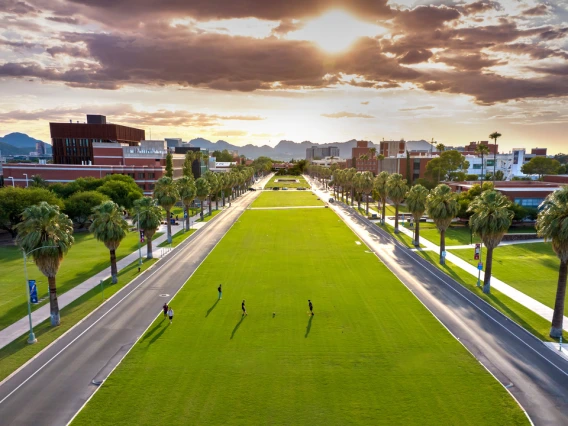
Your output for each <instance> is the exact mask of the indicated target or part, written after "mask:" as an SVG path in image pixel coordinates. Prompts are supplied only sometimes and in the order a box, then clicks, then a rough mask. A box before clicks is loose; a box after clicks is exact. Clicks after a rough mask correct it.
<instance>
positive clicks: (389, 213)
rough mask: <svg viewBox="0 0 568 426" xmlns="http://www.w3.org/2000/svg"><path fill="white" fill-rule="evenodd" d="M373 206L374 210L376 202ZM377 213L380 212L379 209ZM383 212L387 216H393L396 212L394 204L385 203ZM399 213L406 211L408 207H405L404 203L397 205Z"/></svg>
mask: <svg viewBox="0 0 568 426" xmlns="http://www.w3.org/2000/svg"><path fill="white" fill-rule="evenodd" d="M374 208H375V210H376V208H377V204H376V203H375V207H374ZM381 210H382V208H381ZM379 213H380V211H379ZM385 213H386V215H387V216H394V215H395V214H396V209H395V208H394V206H391V205H390V204H387V207H386V209H385ZM401 213H408V208H406V206H404V205H400V206H398V214H401Z"/></svg>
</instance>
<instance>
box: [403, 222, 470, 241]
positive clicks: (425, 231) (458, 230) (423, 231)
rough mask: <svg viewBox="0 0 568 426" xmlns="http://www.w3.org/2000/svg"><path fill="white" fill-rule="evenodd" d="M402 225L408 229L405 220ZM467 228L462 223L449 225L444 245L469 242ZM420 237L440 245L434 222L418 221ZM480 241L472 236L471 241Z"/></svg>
mask: <svg viewBox="0 0 568 426" xmlns="http://www.w3.org/2000/svg"><path fill="white" fill-rule="evenodd" d="M404 227H405V228H408V229H410V228H409V227H408V224H407V223H406V222H405V223H404ZM469 229H470V228H468V227H466V226H463V225H455V226H450V227H449V228H448V229H447V230H446V246H461V245H465V244H470V243H471V238H472V236H471V233H470V231H469ZM420 238H425V239H427V240H428V241H430V242H432V243H434V244H436V245H440V233H439V232H438V229H437V228H436V225H435V224H434V223H431V222H420ZM480 241H481V240H480V239H479V237H476V236H475V235H474V236H473V243H479V242H480Z"/></svg>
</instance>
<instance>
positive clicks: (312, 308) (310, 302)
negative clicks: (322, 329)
mask: <svg viewBox="0 0 568 426" xmlns="http://www.w3.org/2000/svg"><path fill="white" fill-rule="evenodd" d="M308 306H309V308H310V315H314V305H312V301H311V300H310V299H308Z"/></svg>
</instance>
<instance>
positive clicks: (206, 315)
mask: <svg viewBox="0 0 568 426" xmlns="http://www.w3.org/2000/svg"><path fill="white" fill-rule="evenodd" d="M217 303H219V299H217V300H216V301H215V303H213V306H211V307H210V308H209V310H208V311H207V313H206V314H205V318H207V317H208V316H209V314H210V313H211V311H212V310H213V309H215V306H217Z"/></svg>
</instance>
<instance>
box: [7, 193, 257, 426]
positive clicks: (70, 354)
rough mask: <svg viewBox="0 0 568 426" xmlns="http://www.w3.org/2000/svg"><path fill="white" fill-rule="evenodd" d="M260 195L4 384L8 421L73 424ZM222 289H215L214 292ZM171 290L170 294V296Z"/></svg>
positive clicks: (209, 228) (249, 197)
mask: <svg viewBox="0 0 568 426" xmlns="http://www.w3.org/2000/svg"><path fill="white" fill-rule="evenodd" d="M259 194H260V192H256V193H254V192H253V193H248V194H247V195H245V196H243V197H242V198H241V199H240V200H237V201H234V202H233V203H232V207H231V208H229V209H227V210H225V211H223V212H222V213H220V214H219V215H218V216H217V217H215V218H214V219H212V221H211V222H210V223H209V224H208V226H206V227H204V228H202V229H200V230H198V231H196V232H195V233H194V234H193V235H192V236H191V237H189V238H188V239H187V240H186V241H184V242H183V243H182V244H181V245H180V246H179V248H178V249H177V250H174V251H172V252H171V253H170V254H168V255H166V256H165V257H164V258H163V259H161V260H160V261H159V262H158V263H157V264H156V265H155V266H154V267H153V268H152V269H150V270H149V271H147V272H146V273H144V274H143V275H141V276H140V277H139V278H137V279H136V280H134V281H133V282H132V283H130V284H129V285H127V286H126V287H124V288H123V289H122V290H121V291H120V292H118V293H117V295H116V296H115V297H114V298H112V299H111V300H110V301H109V302H107V303H106V304H105V305H103V306H102V307H101V308H100V309H99V310H98V311H96V312H95V313H94V314H93V315H91V316H90V317H88V318H87V319H86V320H85V321H84V322H83V323H81V324H79V325H78V326H76V327H75V328H73V329H72V330H71V332H69V333H67V334H66V335H64V337H63V338H61V339H60V340H59V341H57V342H56V343H55V344H53V345H52V346H51V347H49V348H48V349H47V350H45V351H44V352H42V353H41V354H40V355H39V356H38V358H36V359H35V360H33V361H32V362H31V363H29V364H28V365H27V366H26V367H24V368H23V369H22V370H20V371H19V372H17V373H16V374H15V375H14V376H12V377H11V378H9V379H8V380H6V381H5V382H4V383H3V384H2V385H1V386H0V424H1V425H2V426H7V425H65V424H66V423H67V422H68V421H69V420H70V419H71V418H72V417H73V416H74V415H75V413H76V412H77V411H78V410H79V409H80V408H81V407H82V405H83V404H84V403H85V401H87V399H88V398H89V397H90V396H91V395H92V393H93V392H94V391H95V389H96V388H97V386H96V385H94V384H92V381H93V380H94V381H100V380H103V379H105V378H106V377H107V376H108V375H109V374H110V372H111V370H112V369H113V368H114V367H115V366H116V365H117V364H118V363H119V362H120V360H121V359H122V358H123V357H124V356H125V354H126V353H127V351H128V350H129V349H130V347H131V346H132V345H133V344H134V343H135V342H136V340H137V339H138V338H139V336H141V334H142V333H143V332H144V330H146V328H147V327H148V326H149V325H150V324H151V323H152V321H153V320H154V319H155V318H156V315H157V314H159V313H160V311H161V306H162V305H163V303H164V302H166V301H169V300H170V299H171V297H173V295H174V294H175V293H176V292H177V291H178V290H179V289H180V288H181V287H182V286H183V284H184V283H185V282H186V281H187V279H188V277H189V276H190V275H191V274H193V272H194V271H195V270H196V269H197V267H198V266H199V264H200V263H201V262H202V261H203V260H204V259H205V257H206V256H207V255H208V254H209V252H210V251H211V250H212V249H213V248H214V246H215V245H216V244H217V243H218V242H219V241H220V240H221V238H222V237H223V236H224V235H225V233H226V232H227V231H228V230H229V229H230V227H231V225H232V224H233V223H234V222H235V220H236V219H237V218H238V217H239V216H240V214H241V213H242V212H243V211H245V209H246V208H247V207H248V205H249V204H250V203H251V202H252V201H253V200H254V199H255V198H256V197H257V196H258V195H259ZM213 290H215V289H213ZM164 294H167V295H169V296H166V297H162V296H161V295H164Z"/></svg>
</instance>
